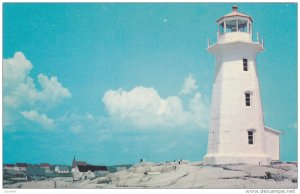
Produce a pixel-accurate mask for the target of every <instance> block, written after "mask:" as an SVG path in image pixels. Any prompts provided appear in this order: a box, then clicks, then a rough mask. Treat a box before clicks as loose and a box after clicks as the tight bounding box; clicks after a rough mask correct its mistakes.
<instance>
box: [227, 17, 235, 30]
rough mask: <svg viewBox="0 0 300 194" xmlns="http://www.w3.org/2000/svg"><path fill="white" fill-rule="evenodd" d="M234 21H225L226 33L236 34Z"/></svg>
mask: <svg viewBox="0 0 300 194" xmlns="http://www.w3.org/2000/svg"><path fill="white" fill-rule="evenodd" d="M236 24H237V22H236V20H226V32H236V31H237V26H236Z"/></svg>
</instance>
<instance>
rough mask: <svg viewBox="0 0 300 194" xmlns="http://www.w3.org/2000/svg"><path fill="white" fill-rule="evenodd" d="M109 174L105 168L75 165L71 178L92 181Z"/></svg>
mask: <svg viewBox="0 0 300 194" xmlns="http://www.w3.org/2000/svg"><path fill="white" fill-rule="evenodd" d="M107 174H109V171H108V169H107V167H106V166H96V165H77V166H76V168H75V169H74V170H73V177H74V179H77V180H86V179H92V178H95V177H101V176H105V175H107Z"/></svg>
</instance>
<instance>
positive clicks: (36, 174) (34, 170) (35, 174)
mask: <svg viewBox="0 0 300 194" xmlns="http://www.w3.org/2000/svg"><path fill="white" fill-rule="evenodd" d="M26 176H27V179H33V180H39V179H44V178H45V176H46V173H45V168H41V167H37V166H28V167H27V169H26Z"/></svg>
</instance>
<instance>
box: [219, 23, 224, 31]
mask: <svg viewBox="0 0 300 194" xmlns="http://www.w3.org/2000/svg"><path fill="white" fill-rule="evenodd" d="M219 32H220V34H224V22H222V23H221V24H220V25H219Z"/></svg>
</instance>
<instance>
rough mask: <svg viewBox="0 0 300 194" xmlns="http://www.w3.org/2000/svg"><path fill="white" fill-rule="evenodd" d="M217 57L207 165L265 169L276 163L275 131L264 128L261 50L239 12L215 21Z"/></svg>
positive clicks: (248, 22)
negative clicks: (258, 58)
mask: <svg viewBox="0 0 300 194" xmlns="http://www.w3.org/2000/svg"><path fill="white" fill-rule="evenodd" d="M217 23H218V33H217V43H216V44H213V45H210V42H209V45H208V51H209V52H210V53H212V54H213V55H214V56H215V58H216V64H215V76H214V83H213V89H212V99H211V113H210V128H209V135H208V150H207V154H206V155H205V157H204V161H205V162H206V163H212V164H228V163H248V164H269V163H270V162H271V161H272V160H276V161H278V160H279V134H280V133H279V132H278V131H276V130H273V129H271V128H268V127H264V117H263V109H262V102H261V97H260V87H259V79H258V73H257V68H256V55H257V54H258V53H260V52H262V51H264V50H265V49H264V45H263V40H262V41H260V38H259V36H258V37H257V40H256V41H253V40H252V32H253V25H252V23H253V20H252V18H251V17H250V16H248V15H245V14H242V13H240V12H238V10H237V6H233V10H232V12H231V13H229V14H227V15H225V16H223V17H221V18H220V19H218V20H217Z"/></svg>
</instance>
